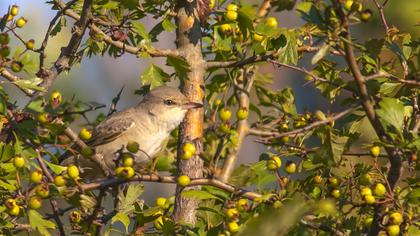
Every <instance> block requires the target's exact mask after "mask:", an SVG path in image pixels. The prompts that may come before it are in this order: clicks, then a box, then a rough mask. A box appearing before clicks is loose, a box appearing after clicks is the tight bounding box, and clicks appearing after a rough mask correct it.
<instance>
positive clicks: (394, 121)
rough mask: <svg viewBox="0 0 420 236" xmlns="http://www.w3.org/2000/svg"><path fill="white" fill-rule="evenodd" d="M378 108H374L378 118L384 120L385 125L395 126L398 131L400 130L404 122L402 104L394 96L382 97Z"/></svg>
mask: <svg viewBox="0 0 420 236" xmlns="http://www.w3.org/2000/svg"><path fill="white" fill-rule="evenodd" d="M379 107H380V109H377V110H376V113H377V114H378V116H379V119H380V120H381V121H382V122H385V125H386V126H388V125H391V126H393V127H395V128H396V129H397V130H398V131H399V132H402V128H403V124H404V104H403V103H402V102H401V101H400V100H398V99H395V98H387V97H386V98H383V99H382V101H380V102H379Z"/></svg>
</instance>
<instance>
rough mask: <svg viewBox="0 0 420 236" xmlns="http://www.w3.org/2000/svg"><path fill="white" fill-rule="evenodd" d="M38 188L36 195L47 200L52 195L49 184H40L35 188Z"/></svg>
mask: <svg viewBox="0 0 420 236" xmlns="http://www.w3.org/2000/svg"><path fill="white" fill-rule="evenodd" d="M35 188H36V195H37V196H38V197H41V198H47V197H48V196H49V195H50V189H49V187H48V184H40V185H38V186H36V187H35Z"/></svg>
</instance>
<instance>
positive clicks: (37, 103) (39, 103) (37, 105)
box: [26, 98, 45, 113]
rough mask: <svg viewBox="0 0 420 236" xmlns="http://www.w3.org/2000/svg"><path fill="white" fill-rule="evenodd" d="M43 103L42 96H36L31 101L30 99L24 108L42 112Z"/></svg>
mask: <svg viewBox="0 0 420 236" xmlns="http://www.w3.org/2000/svg"><path fill="white" fill-rule="evenodd" d="M44 105H45V101H44V99H43V98H37V99H35V100H33V101H31V102H30V103H29V104H28V105H27V106H26V109H28V110H30V111H32V112H36V113H42V112H44Z"/></svg>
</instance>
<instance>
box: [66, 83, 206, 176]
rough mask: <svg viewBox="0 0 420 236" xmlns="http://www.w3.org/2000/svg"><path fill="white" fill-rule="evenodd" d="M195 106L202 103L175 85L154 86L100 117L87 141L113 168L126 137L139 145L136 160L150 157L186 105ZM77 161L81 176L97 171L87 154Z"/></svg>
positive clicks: (70, 159) (171, 128) (176, 122)
mask: <svg viewBox="0 0 420 236" xmlns="http://www.w3.org/2000/svg"><path fill="white" fill-rule="evenodd" d="M199 107H202V104H200V103H195V102H191V101H190V100H189V99H188V98H187V97H186V96H185V95H184V94H182V93H181V92H180V91H179V90H178V89H175V88H172V87H168V86H162V87H157V88H155V89H153V90H152V91H151V92H150V93H149V94H147V95H146V96H145V97H144V98H143V100H142V101H141V102H140V103H139V104H138V105H137V106H135V107H132V108H128V109H126V110H123V111H120V112H117V113H115V114H113V115H111V116H109V117H108V118H106V119H105V120H104V121H102V122H101V123H100V124H99V125H98V126H97V127H96V128H95V129H94V130H93V133H92V137H91V139H90V140H89V141H88V142H87V144H88V145H89V146H90V147H93V148H94V149H95V152H96V153H99V154H101V155H102V156H103V158H104V162H105V164H106V165H107V166H108V168H110V169H111V170H113V169H114V168H115V160H116V158H117V156H116V152H118V151H119V150H121V149H122V148H125V147H126V145H127V143H128V142H129V141H135V142H137V143H138V144H139V147H140V152H139V155H137V156H136V158H135V159H136V160H135V161H136V162H137V163H138V162H140V161H144V160H145V158H149V157H153V156H154V155H155V154H156V153H157V152H158V151H159V150H160V149H161V148H162V144H163V142H164V141H165V140H166V139H167V138H168V137H169V135H170V132H171V131H172V130H174V129H175V128H176V127H177V126H178V125H179V124H180V123H181V121H182V120H183V119H184V117H185V114H186V113H187V111H188V109H192V108H199ZM77 161H78V163H79V165H80V166H81V167H82V168H83V169H84V172H86V173H84V174H83V176H84V177H87V178H90V177H95V175H100V174H101V173H100V171H98V170H99V169H98V166H97V164H96V163H94V162H93V161H91V160H89V159H88V158H79V159H78V160H77ZM74 162H75V160H74V157H72V158H67V159H66V160H64V161H63V163H62V164H63V165H66V164H70V163H74ZM92 174H93V175H92ZM89 176H90V177H89Z"/></svg>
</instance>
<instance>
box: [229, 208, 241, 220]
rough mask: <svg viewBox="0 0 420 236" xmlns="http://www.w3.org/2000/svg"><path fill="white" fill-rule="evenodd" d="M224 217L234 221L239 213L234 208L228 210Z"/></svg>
mask: <svg viewBox="0 0 420 236" xmlns="http://www.w3.org/2000/svg"><path fill="white" fill-rule="evenodd" d="M226 216H227V217H228V218H229V219H235V218H237V217H238V216H239V212H238V210H237V209H236V208H229V209H227V210H226Z"/></svg>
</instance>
